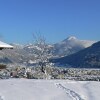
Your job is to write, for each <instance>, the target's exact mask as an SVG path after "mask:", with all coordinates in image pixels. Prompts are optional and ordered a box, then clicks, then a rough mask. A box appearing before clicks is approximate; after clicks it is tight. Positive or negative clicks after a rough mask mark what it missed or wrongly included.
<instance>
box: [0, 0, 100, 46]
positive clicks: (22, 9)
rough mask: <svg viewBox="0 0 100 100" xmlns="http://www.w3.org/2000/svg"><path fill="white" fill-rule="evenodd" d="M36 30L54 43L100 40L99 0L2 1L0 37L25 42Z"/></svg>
mask: <svg viewBox="0 0 100 100" xmlns="http://www.w3.org/2000/svg"><path fill="white" fill-rule="evenodd" d="M33 33H36V34H37V33H38V34H41V35H42V36H44V37H45V38H46V40H47V41H48V42H51V43H56V42H59V41H61V40H63V39H65V38H67V37H68V36H76V37H77V38H79V39H88V40H100V0H0V39H1V40H3V41H6V42H8V43H12V42H13V43H22V44H23V43H25V44H26V43H29V42H32V41H33V37H32V34H33Z"/></svg>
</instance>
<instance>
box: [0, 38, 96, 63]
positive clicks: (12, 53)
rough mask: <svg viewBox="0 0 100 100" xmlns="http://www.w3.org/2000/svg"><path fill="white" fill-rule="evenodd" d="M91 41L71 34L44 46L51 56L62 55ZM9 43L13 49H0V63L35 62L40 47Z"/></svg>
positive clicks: (86, 45) (70, 52) (79, 48)
mask: <svg viewBox="0 0 100 100" xmlns="http://www.w3.org/2000/svg"><path fill="white" fill-rule="evenodd" d="M93 43H95V41H88V40H79V39H77V38H76V37H73V36H72V37H68V38H67V39H65V40H63V41H61V42H59V43H56V44H48V45H47V46H46V47H47V48H48V50H49V51H50V52H51V53H52V57H62V56H66V55H70V54H73V53H76V52H78V51H80V50H82V49H84V48H86V47H89V46H91V45H92V44H93ZM11 45H12V46H13V49H10V50H9V49H4V50H1V51H0V63H19V64H29V63H30V61H31V63H32V62H36V59H37V54H38V52H39V51H41V48H39V47H38V45H35V44H28V45H20V44H15V43H13V44H11Z"/></svg>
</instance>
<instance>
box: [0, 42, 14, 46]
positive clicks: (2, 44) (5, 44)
mask: <svg viewBox="0 0 100 100" xmlns="http://www.w3.org/2000/svg"><path fill="white" fill-rule="evenodd" d="M0 48H13V46H11V45H9V44H7V43H4V42H1V41H0Z"/></svg>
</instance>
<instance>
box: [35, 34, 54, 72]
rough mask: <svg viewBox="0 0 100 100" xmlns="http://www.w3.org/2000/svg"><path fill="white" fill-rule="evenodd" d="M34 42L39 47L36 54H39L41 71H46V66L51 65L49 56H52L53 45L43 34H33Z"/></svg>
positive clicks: (38, 61)
mask: <svg viewBox="0 0 100 100" xmlns="http://www.w3.org/2000/svg"><path fill="white" fill-rule="evenodd" d="M33 38H34V40H35V41H34V43H35V46H36V47H37V50H35V54H36V55H37V63H38V65H39V66H40V67H41V71H42V72H44V73H45V69H44V67H45V66H47V65H49V58H50V57H52V53H51V51H52V50H51V48H52V46H51V45H49V44H48V43H47V42H46V39H45V38H44V37H43V36H36V35H34V34H33Z"/></svg>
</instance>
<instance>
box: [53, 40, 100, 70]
mask: <svg viewBox="0 0 100 100" xmlns="http://www.w3.org/2000/svg"><path fill="white" fill-rule="evenodd" d="M53 62H55V63H59V64H62V65H66V64H69V65H71V66H72V67H80V68H100V42H97V43H95V44H93V45H92V46H91V47H88V48H86V49H84V50H81V51H79V52H77V53H75V54H72V55H69V56H66V57H62V58H59V59H54V60H53Z"/></svg>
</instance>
